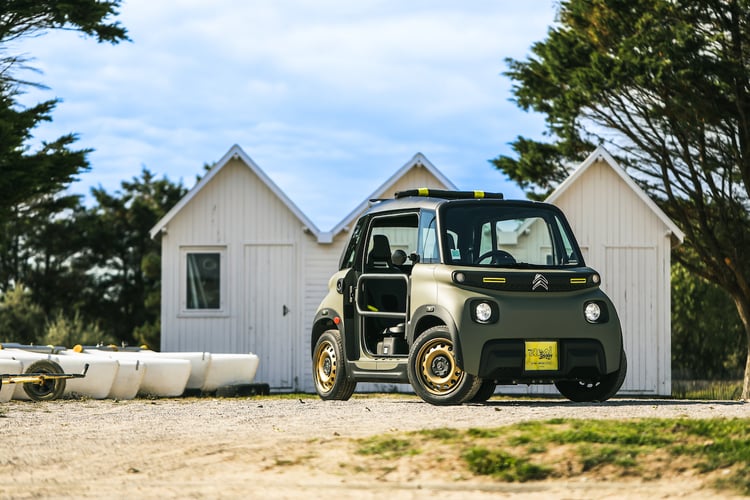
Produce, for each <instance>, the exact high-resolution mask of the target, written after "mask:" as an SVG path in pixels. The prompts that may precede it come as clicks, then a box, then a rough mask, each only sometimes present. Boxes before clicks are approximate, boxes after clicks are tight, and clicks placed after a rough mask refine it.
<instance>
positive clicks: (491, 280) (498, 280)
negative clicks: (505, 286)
mask: <svg viewBox="0 0 750 500" xmlns="http://www.w3.org/2000/svg"><path fill="white" fill-rule="evenodd" d="M482 283H505V278H497V277H493V276H485V277H484V278H482Z"/></svg>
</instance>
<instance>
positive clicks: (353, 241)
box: [339, 218, 366, 270]
mask: <svg viewBox="0 0 750 500" xmlns="http://www.w3.org/2000/svg"><path fill="white" fill-rule="evenodd" d="M365 224H366V219H365V218H362V219H359V221H357V225H356V226H354V230H353V231H352V235H351V237H350V238H349V244H348V245H347V246H346V250H344V253H342V254H341V260H340V261H339V270H343V269H349V268H351V267H354V264H355V262H356V258H357V248H358V247H359V242H360V240H361V239H362V233H363V232H364V228H365Z"/></svg>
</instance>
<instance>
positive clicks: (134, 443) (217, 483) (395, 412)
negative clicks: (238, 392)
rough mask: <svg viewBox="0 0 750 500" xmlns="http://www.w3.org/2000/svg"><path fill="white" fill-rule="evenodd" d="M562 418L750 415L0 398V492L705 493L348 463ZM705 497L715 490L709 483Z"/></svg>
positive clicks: (678, 485)
mask: <svg viewBox="0 0 750 500" xmlns="http://www.w3.org/2000/svg"><path fill="white" fill-rule="evenodd" d="M556 417H566V418H581V419H585V418H589V419H593V418H598V419H604V418H606V419H610V418H611V419H617V418H624V419H628V418H640V417H661V418H672V417H675V418H712V417H745V418H748V417H750V405H748V404H745V403H741V402H726V401H709V402H698V401H676V400H655V399H613V400H610V401H609V402H607V403H598V404H581V403H571V402H569V401H566V400H559V399H492V400H490V401H489V402H488V403H487V404H483V405H464V406H456V407H435V406H430V405H428V404H425V403H423V402H421V401H420V400H419V399H417V398H415V397H410V396H402V395H393V396H377V397H361V396H355V398H353V399H352V400H350V401H345V402H340V401H336V402H332V401H321V400H319V399H316V398H306V397H305V398H302V399H297V398H294V399H282V398H278V397H273V396H272V397H265V398H177V399H159V400H149V399H136V400H132V401H112V400H103V401H95V400H62V401H53V402H47V403H33V402H19V401H11V402H9V403H5V404H3V405H0V434H1V435H2V436H3V437H2V447H1V448H0V450H1V451H0V497H1V498H35V497H54V498H90V497H110V498H125V497H132V496H139V497H141V498H164V497H182V498H185V497H193V498H206V497H208V498H215V497H225V498H233V497H258V496H261V495H262V496H264V497H266V498H322V497H326V498H328V497H330V496H331V495H332V494H334V495H337V496H340V497H342V498H352V497H356V498H384V497H388V498H389V499H397V498H435V497H439V498H441V500H442V499H445V498H468V497H471V498H508V497H512V498H562V497H564V498H591V497H592V496H596V497H598V498H640V497H642V496H647V497H658V498H678V497H679V498H705V497H706V496H708V495H709V492H707V491H706V490H704V489H702V488H703V484H702V482H701V481H700V479H699V478H695V477H686V478H684V481H683V480H681V481H679V482H675V481H660V482H655V481H650V482H648V483H643V482H638V481H629V482H624V483H617V482H610V481H608V482H599V481H597V482H594V483H592V482H585V481H576V482H570V481H569V482H563V481H544V482H539V483H534V484H529V483H527V484H521V485H518V484H510V485H509V484H505V483H502V484H499V483H496V482H493V481H491V480H486V479H484V478H479V479H477V478H470V479H463V478H462V479H461V480H456V479H455V478H450V477H445V476H444V475H442V476H437V477H436V474H431V473H430V467H429V462H428V461H427V462H425V463H424V464H423V466H422V468H421V469H422V470H420V471H418V472H415V471H411V472H409V473H406V472H404V471H401V472H399V471H392V472H391V473H389V474H386V475H383V474H381V475H378V476H375V475H373V474H367V473H366V472H363V473H361V474H360V473H352V471H351V468H346V467H345V466H344V465H345V464H347V463H349V462H350V460H351V448H352V445H351V438H358V437H364V436H370V435H375V434H383V433H389V432H396V431H408V430H416V429H424V428H439V427H454V428H469V427H497V426H502V425H506V424H511V423H516V422H520V421H528V420H544V419H550V418H556ZM710 495H715V493H713V492H710Z"/></svg>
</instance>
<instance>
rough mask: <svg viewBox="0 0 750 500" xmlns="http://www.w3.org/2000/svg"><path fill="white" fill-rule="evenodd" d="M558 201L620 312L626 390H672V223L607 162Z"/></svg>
mask: <svg viewBox="0 0 750 500" xmlns="http://www.w3.org/2000/svg"><path fill="white" fill-rule="evenodd" d="M555 204H556V205H558V206H559V207H560V208H561V209H562V210H563V211H564V212H565V214H566V216H567V217H568V220H569V222H570V224H571V226H572V228H573V232H574V233H575V234H576V238H577V239H578V242H579V244H580V245H581V246H582V247H585V248H586V250H587V252H586V257H585V258H586V264H587V265H589V266H591V267H593V268H594V269H596V270H597V271H599V272H600V273H601V275H602V289H603V290H604V291H605V293H607V294H608V295H609V296H610V298H611V299H612V301H613V302H614V304H615V307H616V308H617V311H618V314H619V316H620V320H621V323H622V326H623V337H624V343H625V350H626V352H627V354H628V365H629V366H628V376H627V378H626V379H625V384H624V385H623V389H622V392H623V393H629V392H630V393H639V394H661V395H668V394H670V393H671V328H670V319H669V314H670V311H669V307H670V304H669V296H670V272H669V252H670V249H671V245H670V238H669V234H668V232H667V228H666V227H665V226H664V224H663V223H662V221H661V220H660V219H659V218H658V217H656V216H655V215H654V213H653V211H652V210H651V209H650V208H649V207H648V206H646V205H645V204H644V203H643V201H642V199H641V198H640V197H639V196H638V195H637V194H636V193H635V192H634V191H633V190H632V189H630V188H629V187H628V186H627V185H626V183H625V182H624V181H623V179H622V178H621V177H620V176H619V175H618V174H617V173H616V172H615V171H614V170H613V168H612V167H611V166H610V165H608V164H607V163H605V162H604V161H597V162H595V163H594V164H593V165H591V167H589V168H588V169H587V171H586V172H585V173H584V175H582V176H580V177H579V178H578V179H577V182H576V183H575V184H572V185H571V186H570V187H569V189H567V190H566V192H565V193H564V194H563V195H562V196H561V197H560V198H558V199H557V200H556V201H555Z"/></svg>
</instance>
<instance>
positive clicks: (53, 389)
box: [23, 359, 65, 401]
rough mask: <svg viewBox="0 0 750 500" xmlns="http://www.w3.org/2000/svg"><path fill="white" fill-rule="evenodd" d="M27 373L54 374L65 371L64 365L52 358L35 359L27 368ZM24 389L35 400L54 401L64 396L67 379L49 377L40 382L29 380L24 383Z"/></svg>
mask: <svg viewBox="0 0 750 500" xmlns="http://www.w3.org/2000/svg"><path fill="white" fill-rule="evenodd" d="M26 373H42V374H54V373H63V370H62V367H61V366H60V365H58V364H57V363H55V362H54V361H52V360H51V359H40V360H39V361H34V362H33V363H31V364H30V365H29V367H28V368H27V369H26ZM23 390H24V391H26V394H27V395H28V396H29V397H30V398H31V399H32V400H34V401H52V400H54V399H58V398H59V397H60V396H62V394H63V392H64V391H65V379H64V378H56V379H47V380H43V381H42V382H41V383H39V384H35V383H33V382H27V383H25V384H23Z"/></svg>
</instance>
